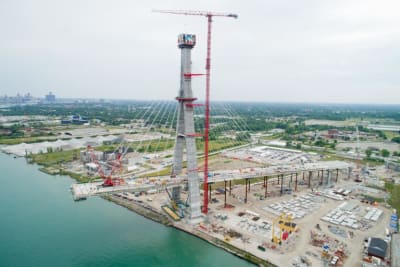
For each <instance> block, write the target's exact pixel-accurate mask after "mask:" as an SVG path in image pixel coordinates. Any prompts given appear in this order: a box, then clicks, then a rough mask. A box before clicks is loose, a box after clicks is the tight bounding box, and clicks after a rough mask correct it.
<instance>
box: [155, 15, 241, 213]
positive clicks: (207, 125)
mask: <svg viewBox="0 0 400 267" xmlns="http://www.w3.org/2000/svg"><path fill="white" fill-rule="evenodd" d="M152 11H153V12H157V13H168V14H175V15H188V16H203V17H206V18H207V57H206V100H205V122H204V182H203V185H204V192H203V197H204V201H203V202H204V203H203V213H204V214H207V213H208V152H209V129H210V76H211V25H212V17H228V18H234V19H237V18H238V17H239V16H238V15H237V14H233V13H221V12H210V11H192V10H161V9H153V10H152Z"/></svg>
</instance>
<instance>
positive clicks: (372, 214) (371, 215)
mask: <svg viewBox="0 0 400 267" xmlns="http://www.w3.org/2000/svg"><path fill="white" fill-rule="evenodd" d="M368 209H369V208H367V211H368ZM382 213H383V211H382V210H380V209H377V208H372V209H369V211H368V212H367V214H365V216H364V219H366V220H370V221H373V222H376V221H377V220H378V219H379V217H380V216H381V215H382Z"/></svg>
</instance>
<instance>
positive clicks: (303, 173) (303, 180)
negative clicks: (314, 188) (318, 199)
mask: <svg viewBox="0 0 400 267" xmlns="http://www.w3.org/2000/svg"><path fill="white" fill-rule="evenodd" d="M303 181H304V171H303Z"/></svg>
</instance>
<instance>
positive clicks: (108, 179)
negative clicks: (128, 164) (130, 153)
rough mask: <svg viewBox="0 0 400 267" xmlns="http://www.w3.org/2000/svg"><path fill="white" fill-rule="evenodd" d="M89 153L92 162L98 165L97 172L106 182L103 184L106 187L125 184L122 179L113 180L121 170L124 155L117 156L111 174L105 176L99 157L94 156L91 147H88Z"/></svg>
mask: <svg viewBox="0 0 400 267" xmlns="http://www.w3.org/2000/svg"><path fill="white" fill-rule="evenodd" d="M87 153H88V154H89V155H90V157H91V160H92V162H93V163H94V164H96V168H97V172H98V173H99V175H100V177H101V178H102V179H103V180H104V182H103V186H104V187H107V186H116V185H120V184H123V183H124V182H125V181H124V180H123V179H122V178H112V175H113V174H114V172H115V171H116V170H117V169H119V168H121V166H122V164H121V160H122V155H121V154H120V153H118V154H117V157H116V160H115V161H114V162H113V163H112V166H111V171H110V172H109V174H108V175H106V174H105V172H104V170H103V166H101V164H100V163H99V161H98V160H97V157H96V155H95V154H94V150H93V148H92V147H91V146H90V145H88V146H87Z"/></svg>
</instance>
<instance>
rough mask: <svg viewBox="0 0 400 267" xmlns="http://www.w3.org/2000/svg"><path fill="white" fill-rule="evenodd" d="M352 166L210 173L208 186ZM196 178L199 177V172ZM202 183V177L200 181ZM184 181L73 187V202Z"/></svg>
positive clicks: (337, 164) (339, 164) (322, 164)
mask: <svg viewBox="0 0 400 267" xmlns="http://www.w3.org/2000/svg"><path fill="white" fill-rule="evenodd" d="M351 167H353V165H352V164H350V163H347V162H342V161H322V162H316V163H305V164H292V165H280V166H270V167H265V168H251V169H250V170H247V169H246V170H245V171H242V170H223V171H214V172H212V173H210V175H209V176H210V177H209V178H208V183H218V182H224V181H234V180H242V179H256V178H260V177H274V176H278V175H291V174H294V173H301V172H314V171H323V170H345V169H347V170H349V169H350V168H351ZM199 177H202V176H201V174H200V173H199ZM199 180H200V182H203V178H199ZM186 182H187V178H186V176H177V177H170V176H159V177H151V178H137V179H127V180H126V182H125V183H124V184H122V185H117V186H112V187H104V186H102V184H103V182H94V183H85V184H73V185H72V187H71V191H72V194H73V197H74V199H75V200H79V199H84V198H87V197H90V196H96V195H103V194H108V193H117V192H123V191H130V192H141V191H148V190H151V189H156V190H162V189H165V188H167V187H172V186H177V185H182V184H184V183H186Z"/></svg>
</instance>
